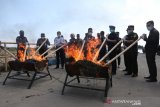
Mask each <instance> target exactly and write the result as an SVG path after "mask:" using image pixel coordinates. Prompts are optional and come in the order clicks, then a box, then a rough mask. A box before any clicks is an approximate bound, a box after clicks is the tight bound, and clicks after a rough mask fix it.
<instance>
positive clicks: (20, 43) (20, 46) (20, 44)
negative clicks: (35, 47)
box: [16, 30, 29, 60]
mask: <svg viewBox="0 0 160 107" xmlns="http://www.w3.org/2000/svg"><path fill="white" fill-rule="evenodd" d="M19 35H20V36H18V37H17V38H16V43H17V58H18V59H19V60H21V59H20V58H21V57H20V56H21V55H20V54H21V53H23V54H24V51H25V48H26V45H29V43H28V40H27V37H25V36H24V31H23V30H20V31H19Z"/></svg>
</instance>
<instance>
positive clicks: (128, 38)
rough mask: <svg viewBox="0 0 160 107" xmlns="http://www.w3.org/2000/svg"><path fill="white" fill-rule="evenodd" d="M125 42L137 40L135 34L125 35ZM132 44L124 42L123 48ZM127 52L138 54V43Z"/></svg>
mask: <svg viewBox="0 0 160 107" xmlns="http://www.w3.org/2000/svg"><path fill="white" fill-rule="evenodd" d="M125 39H126V40H133V41H136V40H137V39H138V35H137V33H134V32H132V33H131V34H128V35H126V37H125ZM131 44H132V43H127V42H125V46H127V47H128V46H130V45H131ZM128 52H132V53H137V52H138V43H136V44H135V45H134V46H132V47H131V48H130V49H129V50H128Z"/></svg>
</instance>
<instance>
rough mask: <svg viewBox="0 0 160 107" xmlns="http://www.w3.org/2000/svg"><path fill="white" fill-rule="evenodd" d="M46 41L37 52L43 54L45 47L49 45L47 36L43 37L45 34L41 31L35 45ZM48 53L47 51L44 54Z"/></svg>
mask: <svg viewBox="0 0 160 107" xmlns="http://www.w3.org/2000/svg"><path fill="white" fill-rule="evenodd" d="M44 41H46V42H45V43H44V44H43V46H42V47H41V48H40V49H39V54H43V53H44V52H45V51H46V50H47V49H48V46H49V45H50V42H49V40H48V39H47V38H45V34H44V33H41V38H39V39H38V40H37V46H38V47H39V46H41V45H42V43H43V42H44ZM46 55H48V53H45V54H44V56H46Z"/></svg>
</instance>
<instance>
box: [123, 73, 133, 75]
mask: <svg viewBox="0 0 160 107" xmlns="http://www.w3.org/2000/svg"><path fill="white" fill-rule="evenodd" d="M124 75H132V74H131V73H125V74H124Z"/></svg>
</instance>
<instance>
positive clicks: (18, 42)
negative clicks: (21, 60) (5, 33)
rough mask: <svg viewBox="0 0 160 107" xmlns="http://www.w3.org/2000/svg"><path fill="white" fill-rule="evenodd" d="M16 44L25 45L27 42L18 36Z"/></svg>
mask: <svg viewBox="0 0 160 107" xmlns="http://www.w3.org/2000/svg"><path fill="white" fill-rule="evenodd" d="M16 43H17V44H25V45H26V44H27V43H28V40H27V38H26V37H25V36H18V37H17V38H16Z"/></svg>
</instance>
